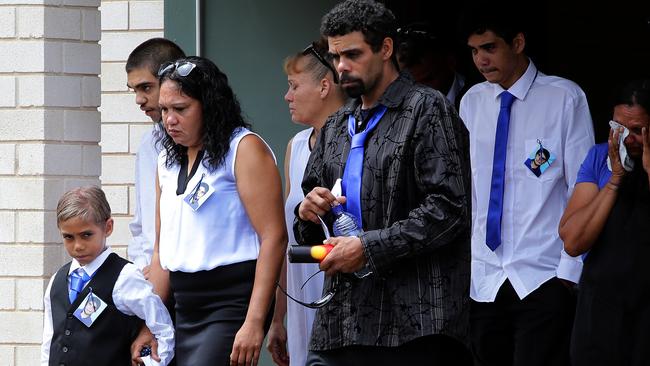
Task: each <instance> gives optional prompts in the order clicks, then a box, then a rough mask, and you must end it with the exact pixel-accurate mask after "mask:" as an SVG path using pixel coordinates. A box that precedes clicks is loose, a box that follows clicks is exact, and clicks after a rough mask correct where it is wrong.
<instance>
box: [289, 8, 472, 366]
mask: <svg viewBox="0 0 650 366" xmlns="http://www.w3.org/2000/svg"><path fill="white" fill-rule="evenodd" d="M395 25H396V23H395V18H394V16H393V14H392V13H391V12H390V11H389V10H387V9H386V8H385V7H384V6H383V5H382V4H380V3H376V2H374V1H368V0H350V1H346V2H344V3H341V4H339V5H337V6H336V7H335V8H334V9H332V10H331V11H330V12H329V13H328V14H327V15H325V17H324V18H323V22H322V25H321V32H322V33H323V34H324V36H326V37H327V38H328V43H329V52H330V53H331V55H332V56H333V62H334V66H335V67H336V69H337V71H338V73H339V76H340V81H341V86H342V87H343V89H344V90H345V91H346V93H347V94H348V95H349V96H350V97H351V98H353V100H352V101H351V102H350V103H349V104H347V105H346V106H344V107H343V108H342V109H341V110H339V111H338V112H337V113H335V114H334V115H332V116H331V117H330V118H329V119H328V121H327V122H326V124H325V126H324V127H323V129H322V131H321V134H320V136H319V138H318V141H317V142H316V146H315V147H314V151H313V152H312V154H311V156H310V159H309V163H308V166H307V169H306V171H305V178H304V181H303V184H302V188H303V190H304V192H305V195H306V197H305V199H304V200H303V201H302V202H301V204H300V205H299V206H298V207H297V211H298V215H297V216H298V218H297V219H296V223H295V226H294V231H295V233H296V239H297V241H298V242H299V243H301V244H316V243H319V242H321V241H322V240H323V239H324V238H323V233H322V230H321V229H320V226H319V225H318V223H319V222H320V221H319V218H318V217H317V216H321V217H323V218H324V220H326V221H328V222H330V223H331V221H332V215H331V213H330V208H331V206H332V205H333V204H336V201H339V202H341V203H345V202H346V198H347V201H348V204H350V201H351V200H352V199H353V195H349V194H348V197H343V198H339V199H338V200H337V199H336V198H335V197H334V196H333V195H332V193H331V192H330V191H329V189H328V188H330V187H332V186H333V184H334V182H335V180H336V179H337V178H344V190H345V180H346V177H347V176H349V173H350V170H354V169H358V170H360V171H357V173H358V174H359V173H360V174H361V183H360V193H359V194H358V198H357V200H358V202H359V204H360V213H361V217H360V218H361V222H362V225H363V229H364V232H363V233H362V234H361V235H360V236H359V237H356V236H353V237H336V238H331V239H329V243H331V244H333V245H335V246H334V248H333V249H332V251H331V252H330V253H329V254H328V256H327V257H326V258H325V259H324V260H323V261H322V262H321V269H322V270H323V271H325V272H326V274H327V279H326V283H325V291H327V292H330V291H331V292H335V295H334V297H333V299H332V301H331V302H330V303H328V304H327V305H325V306H324V307H322V308H320V309H319V310H318V313H317V315H316V320H315V322H314V328H313V333H312V338H311V341H310V353H309V356H308V361H307V365H387V364H394V365H398V364H399V365H420V364H426V365H463V364H466V363H465V362H467V361H466V360H467V359H468V351H467V350H466V348H465V346H464V345H465V344H466V343H467V335H468V320H469V319H468V304H469V298H468V293H469V258H470V252H469V250H470V231H469V228H470V212H471V210H470V202H471V200H470V198H469V196H468V194H469V192H470V178H469V177H470V166H469V157H468V136H467V131H466V130H465V128H464V127H463V123H462V122H461V121H460V119H459V117H458V115H457V113H456V110H455V109H454V107H453V106H452V105H451V104H450V103H449V102H448V101H447V99H446V98H445V97H444V96H443V95H442V94H440V93H439V92H437V91H434V90H433V89H430V88H427V87H424V86H422V85H415V84H414V82H413V80H412V79H411V77H410V76H409V75H408V73H399V71H398V69H397V66H396V65H397V63H396V60H395V54H394V49H393V39H394V38H393V36H394V32H395ZM357 121H359V123H357ZM366 129H368V131H367V137H366V139H365V142H364V143H363V144H362V146H363V148H364V149H365V151H363V150H362V154H363V158H362V159H361V163H360V165H359V164H357V165H354V164H352V163H347V161H348V157H349V156H348V155H349V151H350V141H351V137H350V134H364V133H365V132H366V131H365V130H366ZM351 161H352V160H351ZM346 172H347V173H348V174H345V173H346ZM350 182H351V181H348V182H347V184H348V187H350V184H351V183H350ZM344 195H345V192H344ZM346 206H349V205H346ZM346 209H347V210H348V211H350V207H346ZM366 265H367V266H368V267H369V269H370V270H371V271H372V274H371V275H370V276H368V277H365V278H362V279H359V278H357V277H355V276H354V275H353V274H352V273H353V272H355V271H358V270H360V269H362V268H363V267H364V266H366ZM334 278H336V279H337V280H336V281H333V280H332V279H334Z"/></svg>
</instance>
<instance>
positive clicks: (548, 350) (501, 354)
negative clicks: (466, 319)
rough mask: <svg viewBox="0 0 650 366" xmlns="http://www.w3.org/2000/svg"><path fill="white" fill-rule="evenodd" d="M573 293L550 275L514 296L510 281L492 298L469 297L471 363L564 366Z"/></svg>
mask: <svg viewBox="0 0 650 366" xmlns="http://www.w3.org/2000/svg"><path fill="white" fill-rule="evenodd" d="M575 305H576V302H575V295H574V293H573V292H572V291H571V290H570V289H569V288H567V287H566V286H565V285H564V284H563V283H562V282H561V281H560V280H559V279H557V278H552V279H550V280H548V281H546V282H545V283H544V284H542V285H541V286H540V287H539V288H538V289H537V290H535V291H533V292H532V293H531V294H529V295H528V296H526V297H525V298H524V299H519V297H518V296H517V293H516V292H515V290H514V289H513V288H512V285H511V284H510V282H509V281H507V280H506V282H505V283H504V284H503V285H502V286H501V288H500V289H499V292H498V294H497V297H496V300H495V301H494V302H490V303H486V302H476V301H473V300H472V302H471V307H470V333H471V342H472V352H473V353H474V362H475V363H474V364H475V365H476V366H509V365H513V366H537V365H539V366H565V365H566V366H568V365H569V340H570V337H571V327H572V324H573V317H574V314H575Z"/></svg>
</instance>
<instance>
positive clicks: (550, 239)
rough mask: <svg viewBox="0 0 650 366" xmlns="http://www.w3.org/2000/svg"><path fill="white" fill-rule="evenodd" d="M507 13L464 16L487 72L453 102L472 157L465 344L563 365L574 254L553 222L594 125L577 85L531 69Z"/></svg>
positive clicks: (497, 356) (494, 356)
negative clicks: (539, 155)
mask: <svg viewBox="0 0 650 366" xmlns="http://www.w3.org/2000/svg"><path fill="white" fill-rule="evenodd" d="M509 15H510V16H509ZM511 15H512V14H510V13H509V12H507V11H504V12H498V11H495V12H494V13H491V12H489V11H487V12H485V11H482V14H480V15H478V14H477V15H474V16H470V17H468V18H467V19H466V24H464V26H465V30H464V35H465V36H467V38H466V39H467V44H468V46H469V48H470V49H471V51H472V57H473V61H474V64H475V65H476V67H477V68H478V70H479V72H480V73H481V74H482V75H483V76H484V77H485V79H486V80H487V81H486V82H483V83H480V84H477V85H475V86H473V87H472V88H471V89H470V90H469V91H468V92H467V93H466V94H465V96H464V97H463V99H462V101H461V104H460V116H461V118H462V119H463V121H464V123H465V125H466V126H467V129H468V130H469V133H470V158H471V164H472V221H473V222H472V274H471V287H470V297H471V298H472V306H471V311H470V314H471V315H470V319H471V321H470V324H471V326H470V328H471V341H472V349H473V351H474V357H475V361H476V365H498V366H504V365H526V366H531V365H555V366H561V365H568V364H569V356H568V349H569V339H570V334H571V325H572V321H573V314H574V310H575V297H574V295H573V293H572V291H571V287H572V285H573V283H576V282H578V279H579V278H580V273H581V270H582V262H581V260H580V258H573V257H570V256H569V255H567V254H566V253H565V252H564V251H563V244H562V240H561V239H560V238H559V235H558V232H557V226H558V223H559V220H560V217H561V215H562V212H563V210H564V207H565V206H566V201H567V198H568V197H569V196H570V193H571V191H572V189H573V186H574V184H575V179H576V174H577V172H578V169H579V167H580V163H581V162H582V159H583V158H584V156H585V155H586V153H587V151H588V150H589V148H590V147H591V146H592V145H593V143H594V134H593V126H592V122H591V117H590V113H589V107H588V105H587V99H586V97H585V94H584V92H583V91H582V90H581V89H580V87H578V85H576V84H575V83H573V82H571V81H569V80H566V79H562V78H559V77H556V76H548V75H545V74H543V73H542V72H540V71H538V70H537V68H536V67H535V65H534V63H533V62H532V61H531V60H530V59H529V58H528V56H527V55H526V53H525V46H526V37H525V35H524V32H523V27H521V26H520V25H519V24H517V23H518V22H520V23H521V24H524V23H523V22H522V21H523V18H521V17H516V16H511ZM506 101H509V102H510V103H506ZM541 149H545V150H547V151H549V153H550V154H549V155H550V156H549V157H548V159H547V161H545V162H544V163H543V164H541V165H540V166H539V167H537V168H536V169H538V170H539V171H538V172H535V171H533V169H532V167H531V165H530V164H526V162H527V161H528V160H529V159H534V158H535V154H536V152H538V151H540V150H541ZM538 173H539V174H538Z"/></svg>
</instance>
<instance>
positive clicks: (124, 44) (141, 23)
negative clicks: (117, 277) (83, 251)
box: [99, 0, 164, 256]
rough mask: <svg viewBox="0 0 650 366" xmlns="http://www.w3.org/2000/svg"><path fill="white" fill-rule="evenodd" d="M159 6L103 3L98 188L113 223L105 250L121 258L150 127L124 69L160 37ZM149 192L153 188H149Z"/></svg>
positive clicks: (120, 1) (152, 3) (157, 3)
mask: <svg viewBox="0 0 650 366" xmlns="http://www.w3.org/2000/svg"><path fill="white" fill-rule="evenodd" d="M163 3H164V2H163V1H162V0H160V1H136V0H131V1H123V0H103V1H102V2H101V7H100V10H101V14H102V40H101V42H100V44H101V101H102V105H101V107H100V108H99V110H100V111H101V113H102V115H101V120H102V125H101V126H102V127H101V129H102V138H101V143H100V145H101V147H102V174H101V181H102V188H103V189H104V191H105V192H106V195H107V197H108V201H109V203H110V205H111V209H112V210H113V216H114V218H115V231H114V232H113V235H111V237H110V239H109V244H110V245H112V246H113V248H114V249H116V251H117V252H118V253H119V254H121V255H122V256H126V245H127V244H128V242H129V239H130V237H131V236H130V233H129V228H128V224H129V222H130V221H131V218H132V215H133V211H134V209H135V189H134V185H133V184H134V172H135V166H134V164H135V154H136V153H137V151H138V145H139V143H140V139H141V137H142V134H143V133H144V132H145V131H148V130H149V129H150V128H151V127H152V122H151V120H150V119H149V117H147V116H145V115H144V113H142V111H140V109H139V107H138V106H137V105H136V104H135V94H133V93H131V92H129V90H128V89H127V87H126V72H125V71H124V65H125V64H126V59H127V57H128V56H129V53H131V51H132V50H133V49H134V48H135V47H136V46H137V45H138V44H140V43H141V42H143V41H145V40H147V39H149V38H152V37H162V36H163V23H164V22H163V9H164V8H163ZM152 189H153V187H152Z"/></svg>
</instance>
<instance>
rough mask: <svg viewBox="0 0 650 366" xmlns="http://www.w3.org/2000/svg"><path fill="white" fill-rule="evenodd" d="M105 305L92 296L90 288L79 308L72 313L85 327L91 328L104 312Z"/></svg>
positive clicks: (97, 297) (95, 296)
mask: <svg viewBox="0 0 650 366" xmlns="http://www.w3.org/2000/svg"><path fill="white" fill-rule="evenodd" d="M106 306H107V305H106V303H105V302H104V301H103V300H102V299H100V298H99V296H97V295H95V294H93V291H92V288H91V289H90V292H89V293H88V296H86V298H85V299H83V301H82V302H81V304H79V307H78V308H77V309H76V310H75V311H74V316H75V317H76V318H77V319H79V321H81V322H82V323H84V325H85V326H87V327H89V328H90V327H91V326H92V325H93V323H94V322H95V320H97V317H99V315H100V314H101V313H102V312H104V310H106Z"/></svg>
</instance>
